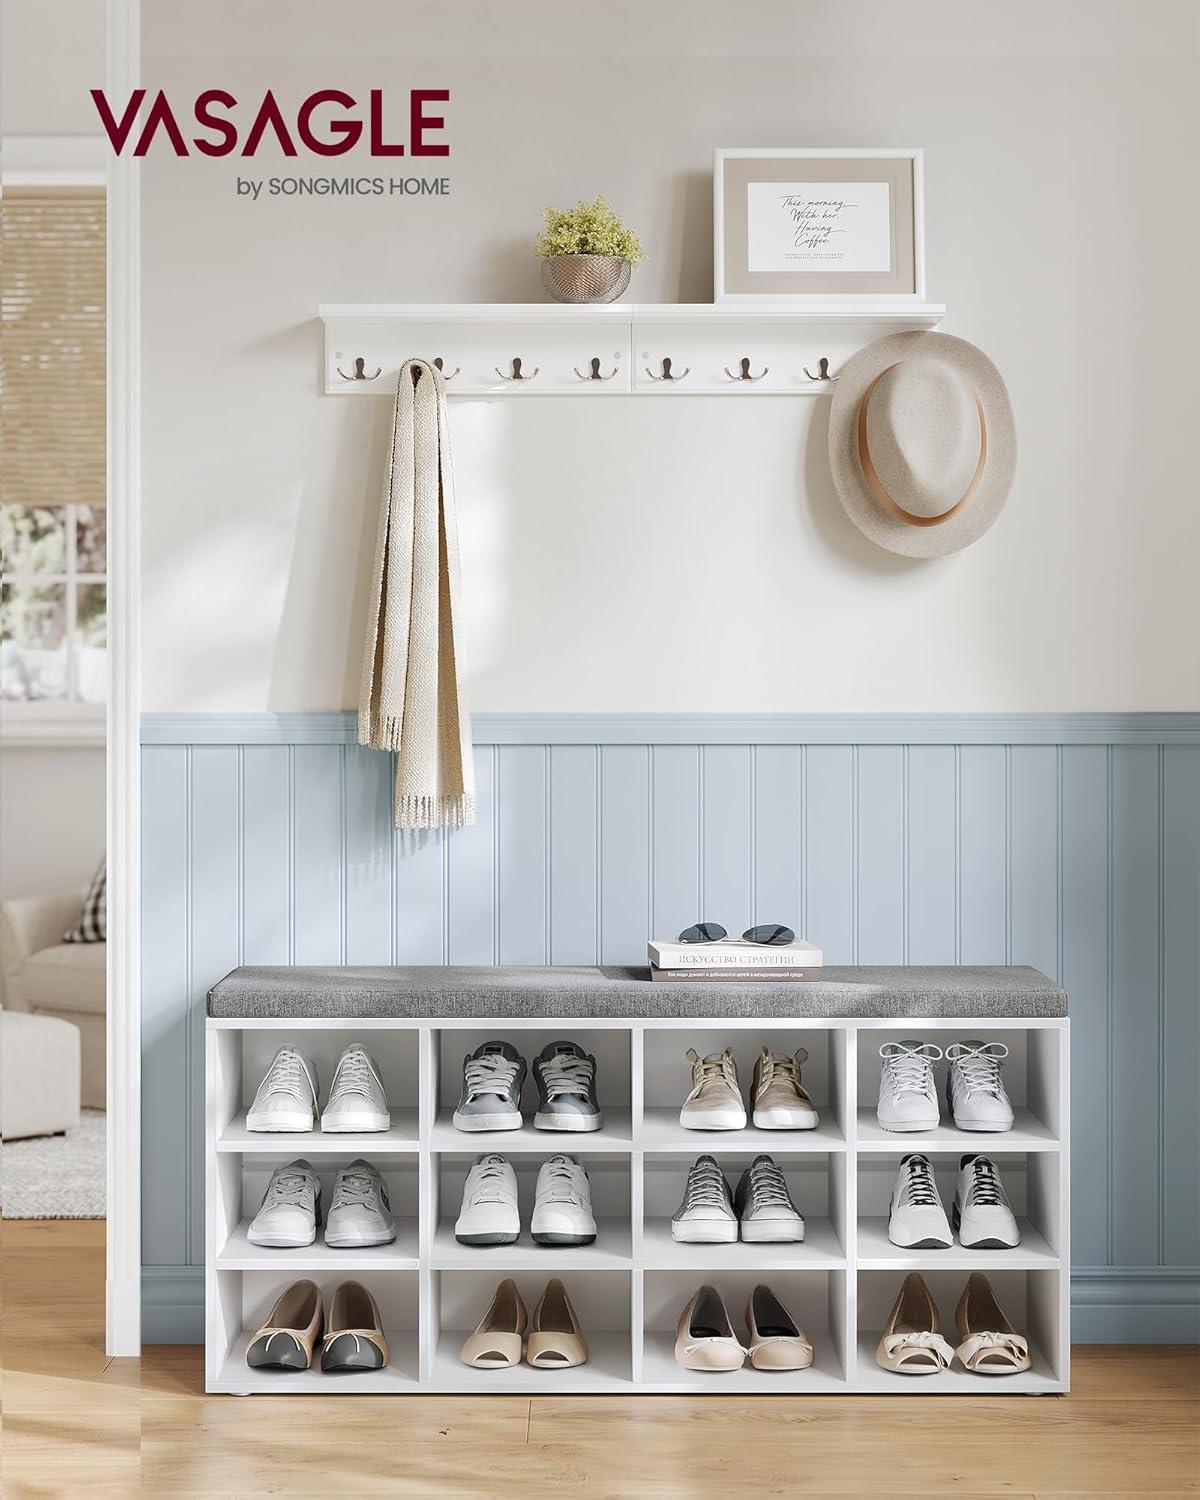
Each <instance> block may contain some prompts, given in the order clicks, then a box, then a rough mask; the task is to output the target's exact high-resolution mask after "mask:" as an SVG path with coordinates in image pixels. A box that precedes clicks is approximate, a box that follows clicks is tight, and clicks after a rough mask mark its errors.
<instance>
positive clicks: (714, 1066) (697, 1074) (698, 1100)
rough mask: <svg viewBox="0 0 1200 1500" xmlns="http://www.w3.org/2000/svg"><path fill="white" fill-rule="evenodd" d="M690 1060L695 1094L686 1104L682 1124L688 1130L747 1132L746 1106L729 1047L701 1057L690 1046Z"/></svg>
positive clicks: (681, 1113) (688, 1058)
mask: <svg viewBox="0 0 1200 1500" xmlns="http://www.w3.org/2000/svg"><path fill="white" fill-rule="evenodd" d="M687 1060H688V1062H690V1063H691V1065H692V1092H691V1093H690V1094H689V1095H688V1096H687V1098H686V1099H685V1100H684V1101H683V1108H682V1109H681V1110H680V1111H679V1123H680V1124H681V1125H682V1126H683V1127H684V1129H685V1130H745V1128H746V1106H745V1105H744V1104H743V1103H742V1091H741V1089H740V1088H739V1087H738V1076H737V1063H736V1062H735V1061H734V1057H733V1053H732V1052H731V1051H730V1050H729V1048H728V1047H726V1048H725V1050H724V1052H713V1053H710V1054H709V1056H708V1057H698V1056H697V1055H696V1053H695V1052H694V1051H693V1050H692V1048H691V1047H689V1048H688V1051H687Z"/></svg>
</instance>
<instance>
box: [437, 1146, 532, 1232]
mask: <svg viewBox="0 0 1200 1500" xmlns="http://www.w3.org/2000/svg"><path fill="white" fill-rule="evenodd" d="M520 1234H521V1215H520V1213H519V1212H518V1210H517V1174H516V1173H515V1172H514V1171H513V1169H512V1167H510V1166H509V1164H508V1162H507V1161H505V1159H504V1157H502V1156H497V1155H496V1153H495V1152H490V1153H489V1154H488V1155H487V1156H481V1157H479V1158H478V1159H477V1161H476V1162H475V1165H474V1166H473V1167H472V1168H471V1170H470V1171H469V1172H468V1173H467V1180H466V1182H465V1183H464V1184H463V1195H462V1208H461V1210H460V1212H459V1215H458V1221H457V1222H456V1223H455V1225H454V1238H455V1239H456V1240H457V1241H458V1243H459V1244H460V1245H515V1244H516V1242H517V1240H518V1239H519V1238H520Z"/></svg>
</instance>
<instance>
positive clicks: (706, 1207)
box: [671, 1155, 738, 1245]
mask: <svg viewBox="0 0 1200 1500" xmlns="http://www.w3.org/2000/svg"><path fill="white" fill-rule="evenodd" d="M737 1237H738V1216H737V1213H736V1212H735V1210H734V1207H733V1194H732V1193H731V1192H730V1191H729V1183H728V1182H727V1181H726V1180H725V1173H724V1172H722V1171H721V1168H720V1167H719V1166H718V1165H717V1159H716V1157H715V1156H707V1155H705V1156H698V1157H697V1158H696V1160H695V1161H694V1162H693V1163H692V1165H691V1169H690V1170H689V1172H688V1175H687V1186H686V1187H685V1188H684V1190H683V1202H682V1203H681V1204H680V1205H679V1207H678V1208H677V1209H676V1210H675V1212H674V1214H673V1215H672V1217H671V1238H672V1239H673V1240H678V1241H679V1242H680V1244H683V1245H732V1244H733V1243H734V1241H735V1240H736V1239H737Z"/></svg>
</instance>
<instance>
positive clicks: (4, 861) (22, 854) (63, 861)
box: [0, 745, 104, 901]
mask: <svg viewBox="0 0 1200 1500" xmlns="http://www.w3.org/2000/svg"><path fill="white" fill-rule="evenodd" d="M103 854H104V751H103V750H91V749H78V750H34V749H17V748H14V747H13V746H9V745H6V746H5V747H4V748H3V749H2V750H0V900H5V901H7V900H8V899H9V898H10V897H12V896H44V895H49V894H51V893H52V892H54V891H69V890H72V889H74V888H75V887H76V886H78V887H79V888H80V889H81V890H82V889H83V888H84V887H85V886H86V885H87V883H88V881H89V880H91V878H92V876H93V875H94V874H95V873H96V867H97V866H98V865H99V863H100V860H101V858H102V857H103Z"/></svg>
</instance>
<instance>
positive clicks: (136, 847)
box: [105, 0, 142, 1355]
mask: <svg viewBox="0 0 1200 1500" xmlns="http://www.w3.org/2000/svg"><path fill="white" fill-rule="evenodd" d="M107 27H108V62H107V68H106V79H105V82H106V88H107V91H108V95H109V97H110V98H113V99H119V98H126V97H128V94H129V92H130V90H131V89H132V88H134V87H135V86H136V84H137V82H138V74H139V71H140V52H141V47H140V36H141V5H140V0H107ZM141 453H142V448H141V197H140V181H139V167H138V164H137V161H136V159H135V158H123V157H120V156H110V157H109V167H108V609H109V615H108V661H109V693H108V772H107V824H108V892H109V894H108V913H109V922H108V1117H107V1123H108V1160H107V1190H108V1228H107V1265H106V1289H105V1290H106V1298H105V1301H106V1318H105V1328H106V1336H105V1343H106V1347H107V1350H108V1353H109V1354H110V1355H139V1354H140V1353H141V1349H142V1254H141V1232H142V1204H141V1155H142V1153H141V1115H142V1111H141V1093H142V1026H141V992H140V943H141V923H140V886H139V856H140V839H141V829H140V796H141V751H140V744H139V741H140V734H139V727H140V726H139V719H140V713H141V634H140V562H141V498H142V497H141Z"/></svg>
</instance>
